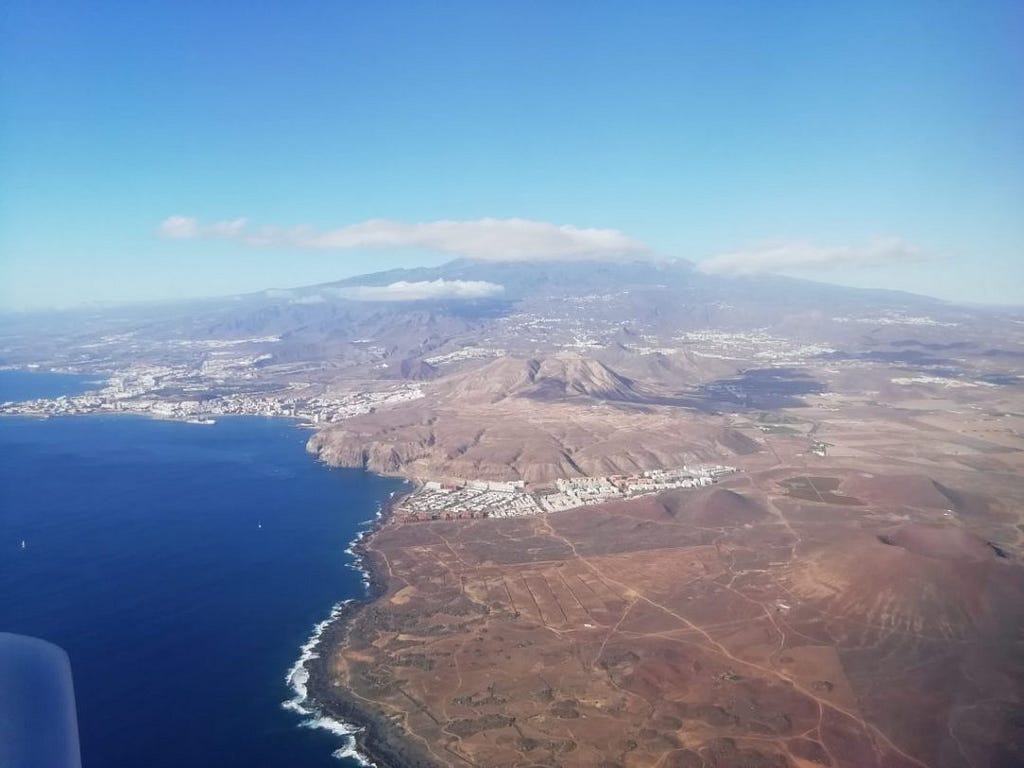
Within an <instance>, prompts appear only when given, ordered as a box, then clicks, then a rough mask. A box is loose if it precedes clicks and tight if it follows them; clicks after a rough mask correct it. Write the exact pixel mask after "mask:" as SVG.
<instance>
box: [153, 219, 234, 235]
mask: <svg viewBox="0 0 1024 768" xmlns="http://www.w3.org/2000/svg"><path fill="white" fill-rule="evenodd" d="M246 224H247V222H246V220H245V219H229V220H227V221H215V222H214V223H213V224H207V225H201V224H200V223H199V220H198V219H196V218H194V217H192V216H168V217H167V218H166V219H164V220H163V221H161V222H160V226H159V227H157V233H158V234H159V235H160V237H164V238H167V239H169V240H195V239H197V238H201V237H202V238H235V237H241V236H242V235H243V234H244V232H245V227H246Z"/></svg>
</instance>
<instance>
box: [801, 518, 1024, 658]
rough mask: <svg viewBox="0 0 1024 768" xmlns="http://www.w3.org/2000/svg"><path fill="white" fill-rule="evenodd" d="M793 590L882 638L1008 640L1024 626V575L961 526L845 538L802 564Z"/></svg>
mask: <svg viewBox="0 0 1024 768" xmlns="http://www.w3.org/2000/svg"><path fill="white" fill-rule="evenodd" d="M789 588H790V589H791V590H792V593H793V594H794V595H796V596H799V597H801V598H803V599H806V600H807V601H808V602H809V604H811V605H816V610H823V611H825V612H826V613H827V614H828V615H830V616H835V617H844V618H846V619H848V620H849V621H850V622H852V623H855V624H859V625H860V626H862V627H875V628H876V629H877V630H878V631H879V632H880V633H881V634H882V635H885V634H887V633H889V632H897V633H900V632H902V633H907V632H909V633H914V634H919V635H921V636H928V637H933V638H936V639H938V638H944V639H947V640H952V639H958V640H962V639H966V638H968V637H971V636H974V635H976V634H977V633H981V634H984V635H987V636H989V637H1007V636H1009V635H1008V634H1007V633H1010V634H1012V633H1013V632H1016V630H1017V629H1019V627H1020V623H1019V622H1021V621H1024V568H1021V567H1020V566H1019V565H1017V564H1015V563H1014V562H1013V561H1011V560H1007V559H1003V558H1002V557H1000V556H999V554H998V553H997V552H996V550H995V549H993V548H991V547H989V546H988V545H987V544H986V543H985V542H984V541H983V540H982V539H979V538H978V537H976V536H974V535H973V534H971V533H968V532H967V531H964V530H962V529H960V528H956V527H954V526H948V527H947V528H941V527H931V526H925V525H919V524H905V525H900V526H894V527H889V528H885V529H882V530H880V531H876V532H875V534H874V535H872V534H871V533H869V532H868V531H864V532H858V533H856V534H845V535H843V536H841V537H840V536H837V537H836V538H835V540H834V541H832V542H830V543H829V544H828V545H826V546H825V547H823V548H822V549H819V550H818V551H817V552H814V553H809V554H808V556H806V557H804V558H802V559H801V560H800V561H799V564H798V565H797V567H796V569H795V570H794V572H793V573H792V577H791V580H790V584H789ZM851 626H852V624H851ZM1015 628H1016V629H1015Z"/></svg>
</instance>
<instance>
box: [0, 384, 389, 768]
mask: <svg viewBox="0 0 1024 768" xmlns="http://www.w3.org/2000/svg"><path fill="white" fill-rule="evenodd" d="M32 376H43V378H39V379H35V380H33V379H32V378H26V377H32ZM35 383H38V385H39V386H36V387H35V389H34V390H33V387H34V386H35ZM84 386H85V385H84V383H83V380H81V379H75V378H71V377H69V378H66V379H63V380H59V379H58V380H55V379H54V378H53V377H47V376H45V375H43V374H24V373H13V372H0V401H4V400H8V399H21V398H26V397H34V396H54V395H56V394H59V393H60V392H61V391H66V392H75V391H80V390H81V389H82V388H83V387H84ZM11 393H16V394H15V395H14V396H12V394H11ZM307 437H308V433H306V432H304V431H301V430H299V429H297V428H296V427H294V426H293V425H292V424H290V423H288V422H285V421H274V420H269V419H257V418H234V419H221V420H218V422H217V424H215V425H212V426H200V425H192V424H183V423H174V422H162V421H153V420H149V419H144V418H135V417H124V416H111V417H107V416H80V417H70V418H55V419H50V420H34V419H26V418H7V417H2V418H0V631H8V632H18V633H23V634H29V635H34V636H37V637H42V638H45V639H47V640H50V641H52V642H54V643H56V644H58V645H60V646H62V647H63V648H64V649H65V650H66V651H67V652H68V654H69V655H70V657H71V663H72V668H73V672H74V684H75V692H76V698H77V702H78V720H79V730H80V734H81V745H82V760H83V764H84V765H85V766H86V768H107V767H108V766H109V767H113V766H149V767H150V768H157V767H160V766H166V767H167V768H171V767H172V766H173V767H174V768H183V767H185V766H197V767H198V766H282V767H283V766H289V767H292V766H295V767H297V768H301V767H302V766H310V767H311V768H312V767H315V766H325V767H327V766H331V767H332V768H337V767H338V766H343V765H354V763H352V762H351V761H339V760H338V759H337V758H334V757H332V756H331V753H332V752H333V751H334V750H336V749H337V748H338V747H339V746H340V745H341V742H340V739H339V738H338V737H337V736H334V735H332V734H330V733H327V732H324V731H317V730H311V729H308V728H300V727H299V723H300V720H301V719H300V718H299V716H297V715H296V714H294V713H292V712H289V711H286V710H284V709H282V707H281V703H282V702H283V701H285V700H286V699H288V698H290V697H291V696H292V692H291V691H290V690H289V688H288V686H287V685H286V683H285V676H286V674H287V672H288V670H289V668H290V667H291V666H292V664H293V663H294V662H295V660H296V658H297V657H298V654H299V649H300V646H301V645H302V644H303V643H304V642H305V641H306V640H307V638H308V637H309V634H310V632H311V630H312V628H313V626H314V625H315V624H316V623H317V622H318V621H320V620H322V619H323V618H324V617H325V616H327V614H328V613H329V611H330V609H331V606H332V605H334V604H335V603H337V602H338V601H340V600H344V599H346V598H353V597H359V596H361V595H362V594H363V585H362V582H361V576H360V574H359V573H358V572H357V571H355V570H353V569H351V568H350V567H349V564H351V562H352V560H351V558H350V556H349V555H347V554H345V551H344V550H345V549H346V547H347V546H348V544H349V543H350V542H351V540H352V539H353V538H354V537H355V536H356V535H357V533H358V531H359V530H360V528H361V527H363V524H364V522H365V521H366V520H367V519H369V518H371V517H372V516H373V515H374V513H375V511H376V509H377V507H378V504H379V503H380V502H382V501H384V500H386V499H387V497H388V495H389V494H390V492H392V491H395V490H398V489H399V488H400V484H399V483H398V482H396V481H393V480H388V479H384V478H380V477H376V476H374V475H370V474H368V473H365V472H361V471H356V470H337V469H328V468H326V467H324V466H322V465H319V464H318V463H316V462H315V461H314V459H313V458H312V457H311V456H309V455H307V454H306V453H305V451H304V444H305V441H306V438H307ZM22 541H24V542H25V547H24V548H22V546H21V542H22Z"/></svg>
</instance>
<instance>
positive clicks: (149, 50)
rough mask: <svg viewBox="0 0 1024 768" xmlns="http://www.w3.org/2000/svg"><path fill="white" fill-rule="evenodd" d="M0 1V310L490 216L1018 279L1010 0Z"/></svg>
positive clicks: (627, 250)
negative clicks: (845, 0) (0, 11)
mask: <svg viewBox="0 0 1024 768" xmlns="http://www.w3.org/2000/svg"><path fill="white" fill-rule="evenodd" d="M2 24H3V28H2V44H0V70H2V75H0V77H2V80H0V83H2V90H0V107H2V115H0V120H2V123H0V185H2V186H0V307H3V308H7V309H10V308H16V309H21V308H33V307H43V306H68V305H74V304H78V303H83V302H95V301H103V302H105V301H125V300H149V299H167V298H174V297H179V296H195V295H214V294H222V293H233V292H241V291H249V290H258V289H262V288H267V287H289V286H294V285H302V284H309V283H315V282H321V281H326V280H333V279H338V278H341V277H344V276H347V275H351V274H357V273H360V272H365V271H371V270H377V269H381V268H387V267H392V266H411V265H414V264H420V263H427V264H429V263H440V262H442V261H445V260H447V259H449V258H452V257H453V256H458V255H463V254H465V253H469V255H480V254H477V253H474V252H473V251H474V249H477V248H479V247H480V244H481V243H485V244H486V245H485V247H483V251H486V253H483V257H488V258H493V257H495V256H494V247H493V246H494V244H495V243H498V244H499V245H500V243H501V238H504V237H510V238H511V239H512V241H513V242H514V243H517V244H518V245H517V246H516V247H515V248H513V249H512V250H514V251H515V253H516V254H517V256H516V257H517V258H518V257H539V255H541V253H542V252H543V251H544V249H546V248H549V247H550V248H551V249H552V253H553V254H555V255H558V256H560V257H566V258H577V257H579V254H580V253H581V252H582V251H583V250H585V249H586V248H588V247H590V246H591V245H593V246H594V248H595V255H597V256H601V257H621V256H622V255H627V256H633V255H642V256H643V257H654V258H661V257H683V258H687V259H691V260H693V261H696V262H703V263H704V268H705V269H709V270H715V271H723V272H726V273H728V272H743V271H761V270H782V271H785V272H786V273H788V274H795V275H799V276H807V277H812V278H814V279H820V280H827V281H833V282H840V283H846V284H853V285H866V286H883V287H894V288H901V289H906V290H915V291H918V292H923V293H929V294H932V295H937V296H941V297H944V298H950V299H961V300H965V301H972V302H973V301H979V302H999V303H1021V304H1024V215H1022V211H1024V97H1022V94H1024V46H1022V45H1021V44H1020V41H1021V40H1024V6H1022V5H1021V4H1020V3H1019V2H1005V3H1000V2H978V1H977V0H975V1H974V2H963V3H947V2H941V1H939V0H931V1H930V2H923V3H914V2H896V3H893V2H879V3H873V2H859V3H850V4H842V3H814V2H804V3H791V2H771V3H765V2H747V3H729V2H725V3H717V2H714V3H712V2H707V3H681V2H669V3H653V2H639V3H638V2H629V3H625V2H624V3H612V2H607V3H593V2H578V3H577V2H551V1H550V0H549V1H548V2H538V3H529V2H516V3H484V2H467V3H454V2H429V3H414V2H401V3H391V2H384V3H356V2H341V3H339V2H317V3H314V2H287V3H284V2H281V3H237V4H232V3H228V2H222V3H207V2H194V3H192V2H175V3H170V2H164V3H158V2H138V3H88V4H86V3H82V4H78V3H74V2H67V1H65V2H60V3H48V2H45V0H32V2H22V0H14V2H13V4H10V3H9V4H8V7H7V10H6V12H5V15H4V16H3V19H2ZM169 217H182V218H179V219H172V220H171V223H170V224H168V223H167V220H168V218H169ZM239 219H245V222H244V223H243V222H240V221H237V220H239ZM376 220H384V221H382V222H377V221H376ZM481 220H483V221H481ZM489 220H490V221H491V223H490V224H488V223H487V221H489ZM507 220H514V221H511V222H510V221H507ZM367 221H371V222H376V223H371V224H370V225H366V224H365V222H367ZM438 221H446V222H449V224H447V225H437V224H435V222H438ZM174 222H178V226H177V227H175V226H174ZM224 222H235V224H234V225H233V226H232V225H228V224H224ZM516 222H519V223H518V224H517V223H516ZM353 225H356V227H355V228H353ZM412 225H420V226H419V227H416V226H412ZM549 225H555V226H550V227H549ZM559 227H571V228H572V229H568V230H567V229H564V228H563V229H559ZM522 228H525V230H524V231H520V229H522ZM580 233H582V234H580ZM168 235H172V236H168ZM552 238H554V239H552ZM624 244H625V245H624Z"/></svg>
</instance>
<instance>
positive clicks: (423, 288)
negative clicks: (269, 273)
mask: <svg viewBox="0 0 1024 768" xmlns="http://www.w3.org/2000/svg"><path fill="white" fill-rule="evenodd" d="M504 290H505V289H504V287H503V286H501V285H498V284H497V283H490V282H487V281H486V280H445V279H443V278H439V279H437V280H421V281H417V282H409V281H407V280H399V281H398V282H396V283H390V284H389V285H354V286H351V287H345V288H338V289H336V293H337V294H338V295H339V296H340V297H341V298H344V299H352V300H354V301H423V300H427V299H487V298H493V297H495V296H500V295H501V294H502V293H503V292H504Z"/></svg>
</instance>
